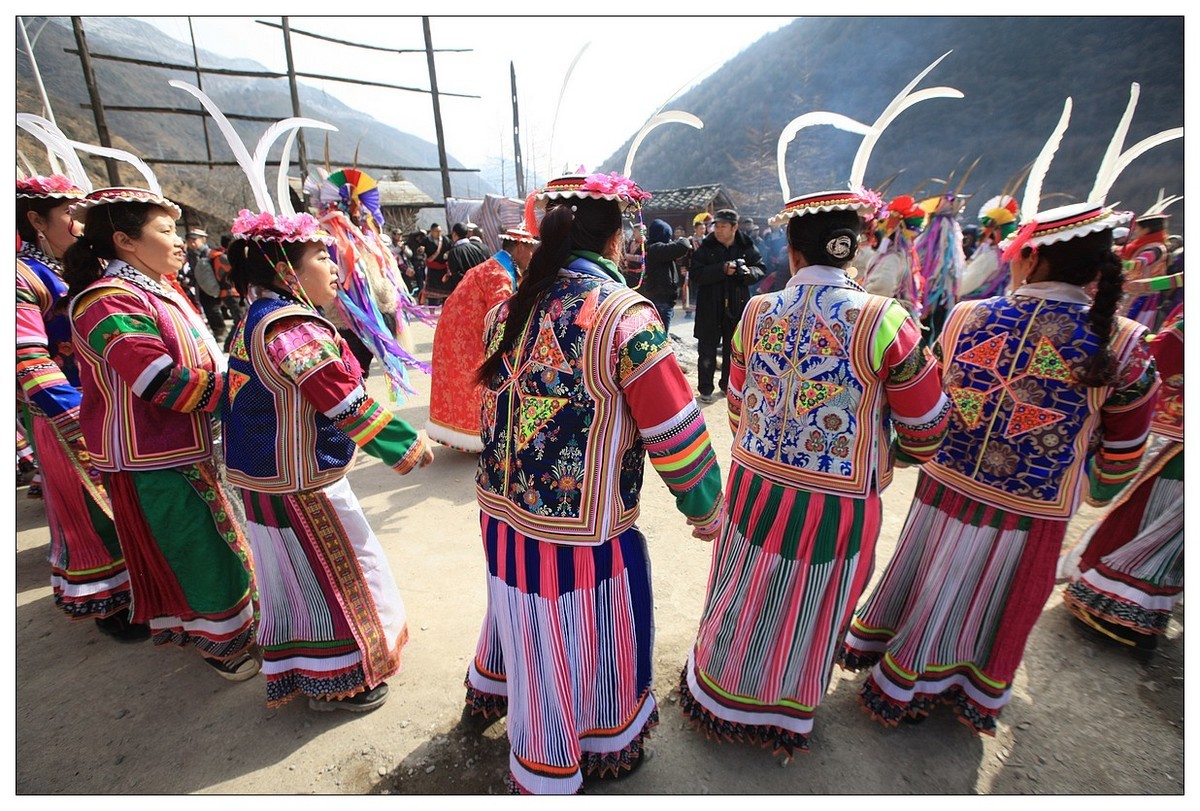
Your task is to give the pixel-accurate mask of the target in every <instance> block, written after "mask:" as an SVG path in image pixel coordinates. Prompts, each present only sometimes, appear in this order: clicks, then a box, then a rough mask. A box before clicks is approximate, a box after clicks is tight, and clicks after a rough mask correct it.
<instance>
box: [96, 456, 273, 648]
mask: <svg viewBox="0 0 1200 811" xmlns="http://www.w3.org/2000/svg"><path fill="white" fill-rule="evenodd" d="M104 486H105V489H106V490H107V491H108V494H109V497H110V498H111V499H112V506H113V519H114V521H115V523H116V527H117V536H118V537H119V538H120V540H121V549H122V551H124V553H125V563H126V565H127V567H128V569H129V582H130V586H131V588H132V591H133V616H132V621H133V622H136V623H148V624H149V625H150V633H151V639H152V640H153V642H154V644H155V645H175V646H179V647H194V648H196V649H197V650H198V651H199V652H200V653H202V654H203V655H204V656H207V657H209V658H212V659H230V658H233V657H235V656H238V655H240V654H241V653H242V652H243V651H245V650H246V649H247V648H248V647H249V646H250V645H251V643H252V642H253V641H254V604H253V600H252V598H251V594H250V589H251V585H252V575H251V564H250V550H249V548H248V547H247V546H246V541H245V538H244V537H243V535H242V533H241V531H240V530H239V528H238V526H237V524H236V523H235V522H234V517H233V512H232V510H231V509H230V508H231V505H230V504H229V502H228V501H227V500H226V499H225V495H224V493H223V492H222V490H221V485H220V481H219V479H218V477H217V471H216V468H215V467H214V466H213V465H212V463H211V462H203V463H199V464H194V465H183V466H180V467H172V468H164V469H162V470H122V471H117V472H115V473H105V474H104Z"/></svg>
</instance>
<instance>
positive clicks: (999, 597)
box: [841, 471, 1067, 735]
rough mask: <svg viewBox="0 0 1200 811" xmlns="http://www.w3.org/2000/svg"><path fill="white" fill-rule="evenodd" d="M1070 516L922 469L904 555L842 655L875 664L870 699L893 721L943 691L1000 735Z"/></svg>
mask: <svg viewBox="0 0 1200 811" xmlns="http://www.w3.org/2000/svg"><path fill="white" fill-rule="evenodd" d="M1066 528H1067V522H1066V521H1052V520H1048V519H1040V518H1031V517H1029V516H1024V515H1018V514H1016V513H1011V512H1006V511H1004V510H1001V509H998V508H996V507H992V506H990V505H987V504H984V503H982V502H979V501H976V500H974V499H972V498H970V497H968V496H965V495H963V494H962V493H959V492H957V491H955V490H953V489H952V488H949V487H946V486H945V485H943V484H940V483H939V482H937V481H936V480H935V479H933V478H932V477H930V476H928V475H927V474H926V473H925V472H924V471H922V472H921V473H920V475H919V477H918V480H917V490H916V495H915V497H914V498H913V502H912V506H911V507H910V508H909V512H908V517H907V518H906V519H905V522H904V529H903V530H902V531H901V534H900V542H899V544H898V545H897V547H896V553H895V555H894V556H893V557H892V560H891V562H889V563H888V566H887V569H886V570H885V571H884V573H883V576H882V577H881V578H880V581H879V585H878V586H876V588H875V591H874V592H873V593H872V594H871V596H870V598H868V600H867V602H866V603H865V604H864V606H863V607H862V608H861V609H860V610H859V611H858V613H857V614H856V615H855V617H854V619H853V621H852V622H851V624H850V630H849V631H848V632H847V634H846V639H845V644H844V646H843V650H842V652H841V662H842V664H843V666H844V667H846V668H847V669H849V670H859V669H863V668H867V667H871V672H870V675H869V676H868V677H867V680H866V682H865V683H864V685H863V687H862V691H861V695H860V698H861V700H862V703H863V706H864V707H865V708H866V709H867V711H868V712H869V713H870V714H871V715H872V716H873V717H874V718H876V719H877V720H879V721H881V722H883V723H884V724H886V725H889V726H894V725H896V724H897V723H898V722H899V721H900V719H901V718H903V717H904V716H910V717H917V716H921V715H927V714H928V713H929V710H930V709H931V708H932V707H933V705H934V704H935V702H936V701H937V700H938V699H941V700H944V701H946V702H948V703H950V704H952V705H953V706H954V708H955V710H956V711H957V712H958V714H959V717H960V719H961V720H963V721H964V722H965V723H966V724H967V725H968V726H969V727H971V728H972V729H973V730H975V731H976V732H982V733H985V734H988V735H994V734H995V729H996V719H997V717H998V716H999V714H1000V711H1001V710H1002V709H1003V708H1004V705H1005V704H1007V703H1008V700H1009V697H1010V695H1011V692H1012V680H1013V676H1014V675H1015V674H1016V671H1017V667H1018V666H1019V665H1020V664H1021V659H1022V657H1023V656H1024V654H1025V643H1026V641H1027V640H1028V638H1029V634H1030V632H1031V631H1032V630H1033V626H1034V623H1036V622H1037V619H1038V617H1039V616H1041V613H1042V609H1043V608H1044V606H1045V604H1046V600H1047V599H1048V598H1049V596H1050V593H1051V591H1052V590H1053V588H1054V572H1055V564H1056V562H1057V559H1058V553H1059V551H1060V549H1061V548H1062V542H1063V537H1064V535H1065V533H1066Z"/></svg>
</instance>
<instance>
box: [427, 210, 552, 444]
mask: <svg viewBox="0 0 1200 811" xmlns="http://www.w3.org/2000/svg"><path fill="white" fill-rule="evenodd" d="M500 239H501V245H502V247H501V248H500V250H499V251H497V252H496V253H495V254H493V255H492V256H491V257H490V258H489V259H488V260H487V261H486V262H482V263H481V264H478V265H476V266H475V267H473V268H471V269H469V270H468V271H467V273H466V275H465V276H463V279H462V281H461V282H459V284H458V287H456V288H454V292H453V293H451V294H450V297H449V298H447V299H446V303H445V305H444V306H443V307H442V314H441V315H440V316H439V317H438V322H437V330H436V331H435V332H434V333H433V376H432V379H431V381H430V394H429V421H428V422H426V423H425V433H427V434H428V435H429V438H430V439H432V440H433V441H434V442H438V443H441V444H442V445H445V446H446V447H448V448H454V449H455V450H459V451H464V452H466V453H479V452H480V451H482V450H483V440H482V439H480V438H479V427H480V419H479V415H480V413H481V411H482V405H483V384H482V383H480V382H479V367H480V365H481V364H482V363H483V361H484V359H485V355H484V351H483V349H484V346H483V319H484V316H486V315H487V314H488V311H489V310H491V309H492V308H493V307H495V306H496V305H497V304H499V303H500V302H502V301H504V300H505V299H507V298H508V297H509V296H511V295H512V294H513V292H514V291H516V289H517V281H518V278H519V277H520V274H522V273H524V271H525V268H526V267H528V266H529V258H530V257H531V256H533V251H534V249H535V248H536V247H537V244H538V243H537V239H535V238H534V236H533V234H531V233H529V231H527V230H525V228H524V227H523V226H516V227H515V228H509V229H508V230H507V231H505V232H504V233H503V234H500Z"/></svg>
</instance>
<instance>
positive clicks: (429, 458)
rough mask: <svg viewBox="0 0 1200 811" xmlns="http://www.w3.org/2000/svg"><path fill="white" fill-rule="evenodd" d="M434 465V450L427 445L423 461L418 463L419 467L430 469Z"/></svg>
mask: <svg viewBox="0 0 1200 811" xmlns="http://www.w3.org/2000/svg"><path fill="white" fill-rule="evenodd" d="M432 464H433V448H431V447H429V446H428V445H426V446H425V450H424V451H422V453H421V461H419V462H417V467H429V466H430V465H432Z"/></svg>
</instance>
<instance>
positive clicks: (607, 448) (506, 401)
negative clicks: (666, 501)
mask: <svg viewBox="0 0 1200 811" xmlns="http://www.w3.org/2000/svg"><path fill="white" fill-rule="evenodd" d="M639 302H641V303H646V299H644V298H643V297H642V296H639V295H638V294H636V293H634V292H632V291H630V290H629V289H628V288H626V287H625V285H623V284H622V283H620V282H616V281H613V280H611V279H610V278H609V277H607V276H605V275H603V273H602V271H601V270H600V269H599V268H598V267H597V266H596V265H593V264H592V263H590V262H587V261H585V260H576V261H575V262H573V263H572V265H571V268H570V270H565V271H562V272H560V274H559V277H558V279H557V280H556V281H555V282H554V284H553V285H552V286H551V288H550V290H549V291H548V292H547V293H546V295H545V296H544V298H543V299H542V302H541V303H540V304H539V305H538V306H537V308H536V309H535V310H534V312H533V314H532V315H531V317H530V319H529V322H528V325H527V326H526V329H525V333H524V335H523V336H522V337H521V339H520V340H519V341H518V343H517V346H516V347H514V349H513V350H511V351H510V352H509V353H508V354H507V355H506V356H505V357H504V364H503V369H502V371H501V372H500V373H498V374H497V375H495V376H494V377H493V379H492V380H491V381H489V383H488V385H487V386H485V387H484V392H483V426H482V436H483V440H484V450H483V453H482V454H481V455H480V459H479V468H478V472H477V475H476V485H477V486H476V492H477V495H478V498H479V506H480V508H481V509H482V510H483V511H484V512H486V513H487V514H488V515H491V516H493V517H495V518H497V519H499V520H502V521H504V522H506V523H508V524H509V525H510V526H512V527H513V528H515V529H516V530H517V531H518V532H521V533H523V534H525V535H529V536H531V537H534V538H538V539H541V540H547V541H552V542H555V543H563V544H576V545H594V544H600V543H603V542H605V541H607V540H608V539H610V538H612V537H614V536H616V535H619V534H620V533H621V532H623V531H625V530H626V529H628V528H629V527H631V526H633V523H634V521H635V520H637V516H638V495H639V493H640V491H641V487H642V465H643V460H644V457H645V452H644V450H643V447H642V441H641V437H640V435H639V434H638V430H637V426H636V424H635V423H634V421H633V418H632V417H631V416H630V414H629V409H628V407H627V406H626V404H625V399H624V396H623V395H622V393H621V390H620V388H619V387H618V385H617V370H616V359H615V355H614V352H613V344H614V340H615V332H616V326H617V324H618V322H619V321H620V318H621V316H622V315H623V314H624V313H625V312H626V311H627V310H628V309H629V308H630V307H631V306H633V305H634V304H636V303H639ZM507 314H508V302H505V303H504V304H501V305H499V306H498V307H497V308H496V309H494V310H492V311H491V312H490V313H489V314H488V318H487V319H486V321H485V324H484V336H485V341H486V344H487V346H488V347H489V352H488V354H489V355H490V354H491V351H492V350H494V348H495V347H497V346H499V341H500V336H501V331H502V330H503V326H504V319H505V317H506V316H507Z"/></svg>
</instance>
